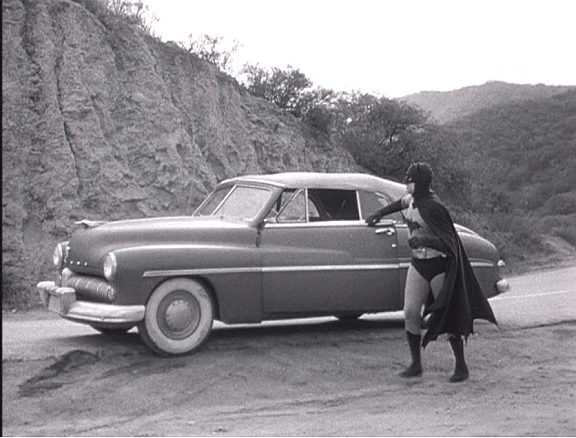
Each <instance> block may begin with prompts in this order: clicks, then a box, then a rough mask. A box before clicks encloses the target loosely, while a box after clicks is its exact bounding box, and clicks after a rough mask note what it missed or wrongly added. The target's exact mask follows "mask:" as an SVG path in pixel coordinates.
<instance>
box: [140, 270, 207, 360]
mask: <svg viewBox="0 0 576 438" xmlns="http://www.w3.org/2000/svg"><path fill="white" fill-rule="evenodd" d="M213 322H214V304H213V302H212V297H211V296H210V293H209V292H208V290H207V289H206V288H205V287H204V286H203V285H202V284H201V283H199V282H197V281H194V280H191V279H188V278H175V279H172V280H168V281H166V282H164V283H162V284H161V285H160V286H158V287H157V288H156V289H155V290H154V292H152V295H150V299H149V300H148V303H147V304H146V314H145V316H144V320H143V321H142V322H140V323H139V324H138V332H139V333H140V336H141V337H142V340H143V341H144V343H145V344H146V345H147V346H148V347H150V348H151V349H152V350H153V351H154V352H156V353H158V354H160V355H162V356H177V355H182V354H187V353H190V352H192V351H194V350H195V349H197V348H198V347H199V346H200V345H202V343H203V342H204V341H205V340H206V338H208V335H209V334H210V332H211V331H212V323H213Z"/></svg>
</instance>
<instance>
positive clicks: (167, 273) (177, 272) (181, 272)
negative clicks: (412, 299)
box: [143, 263, 399, 277]
mask: <svg viewBox="0 0 576 438" xmlns="http://www.w3.org/2000/svg"><path fill="white" fill-rule="evenodd" d="M398 268H399V265H398V264H396V263H390V264H372V265H314V266H269V267H262V268H261V267H256V268H242V267H234V268H214V269H166V270H162V271H146V272H144V274H143V277H176V276H186V275H219V274H258V273H263V274H265V273H271V272H274V273H278V272H314V271H317V272H322V271H327V272H330V271H374V270H378V269H398Z"/></svg>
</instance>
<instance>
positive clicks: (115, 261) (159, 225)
mask: <svg viewBox="0 0 576 438" xmlns="http://www.w3.org/2000/svg"><path fill="white" fill-rule="evenodd" d="M406 193H407V192H406V187H405V186H404V185H402V184H398V183H396V182H392V181H388V180H385V179H381V178H377V177H375V176H371V175H366V174H346V173H342V174H324V173H302V172H294V173H279V174H273V175H252V176H242V177H237V178H232V179H228V180H226V181H223V182H221V183H220V184H219V185H218V186H217V187H216V188H215V190H214V191H213V192H212V193H211V194H210V196H208V198H207V199H206V200H205V201H204V202H203V203H202V204H201V205H200V206H199V207H198V208H197V209H196V211H195V212H194V213H193V214H192V216H184V217H161V218H149V219H136V220H124V221H115V222H92V221H86V220H84V221H81V222H79V225H80V226H79V228H78V229H77V230H76V231H75V232H74V233H73V234H72V235H71V237H70V240H69V241H66V242H62V243H59V244H58V245H57V247H56V249H55V251H54V265H55V267H56V269H57V270H58V275H57V279H56V281H55V282H54V281H42V282H40V283H38V286H37V288H38V291H39V293H40V297H41V299H42V302H43V303H44V305H45V306H47V307H48V309H50V310H51V311H53V312H56V313H58V314H59V315H60V316H62V317H63V318H66V319H69V320H72V321H76V322H80V323H84V324H89V325H91V326H92V327H94V328H95V329H96V330H98V331H100V332H102V333H116V332H119V331H126V330H129V329H131V328H132V327H134V326H137V327H138V332H139V333H140V336H141V337H142V339H143V341H144V343H145V344H146V345H148V346H149V347H150V348H151V349H152V350H153V351H154V352H156V353H158V354H160V355H165V356H170V355H181V354H186V353H190V352H191V351H193V350H195V349H197V348H198V347H199V346H200V345H201V344H202V343H203V342H204V341H205V340H206V339H207V337H208V335H209V334H210V332H211V330H212V325H213V321H214V320H215V319H216V320H219V321H222V322H224V323H226V324H236V323H258V322H262V321H264V320H274V319H286V318H302V317H317V316H327V315H330V316H335V317H337V318H340V319H354V318H358V317H360V316H361V315H362V314H365V313H377V312H386V311H398V310H401V309H402V306H403V289H404V283H405V278H406V272H407V269H408V267H409V265H410V259H411V249H410V248H409V246H408V227H407V225H406V223H405V220H404V217H403V215H402V214H401V213H396V214H394V215H391V216H387V217H384V218H383V219H382V220H381V221H380V222H379V223H378V224H377V225H376V226H375V227H369V226H368V225H367V224H366V223H365V218H366V217H367V216H368V215H370V213H372V212H374V211H376V210H377V209H379V208H381V207H382V206H384V205H387V204H388V203H390V202H392V201H394V200H396V199H398V198H399V197H401V196H404V195H406ZM457 229H458V232H459V235H460V237H461V239H462V241H463V244H464V246H465V248H466V251H467V254H468V256H469V258H470V260H471V263H472V266H473V267H474V270H475V273H476V275H477V277H478V279H479V281H480V282H481V284H482V286H483V289H484V291H485V293H486V295H487V296H488V297H491V296H494V295H496V294H498V293H501V292H503V291H505V290H507V288H508V284H507V282H506V280H505V279H502V278H501V277H500V272H499V270H500V267H501V266H502V261H500V260H499V256H498V252H497V250H496V248H495V247H494V245H492V244H491V243H490V242H488V241H487V240H485V239H483V238H482V237H480V236H479V235H478V234H476V233H474V232H473V231H471V230H469V229H467V228H464V227H461V226H457Z"/></svg>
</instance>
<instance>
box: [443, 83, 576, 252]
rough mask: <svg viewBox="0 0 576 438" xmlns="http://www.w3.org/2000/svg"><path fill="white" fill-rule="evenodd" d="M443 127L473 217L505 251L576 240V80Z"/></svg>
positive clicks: (568, 249) (568, 250)
mask: <svg viewBox="0 0 576 438" xmlns="http://www.w3.org/2000/svg"><path fill="white" fill-rule="evenodd" d="M520 87H522V86H520ZM550 88H552V89H557V87H550ZM519 89H521V88H519ZM544 94H546V93H544ZM444 128H445V129H447V130H449V131H450V133H451V138H452V140H453V141H454V143H455V144H457V145H458V148H459V151H460V157H461V161H462V165H463V167H465V168H466V170H467V172H468V174H469V175H470V181H471V185H470V188H471V191H472V194H471V197H472V199H473V204H474V205H473V206H472V211H474V212H475V217H476V218H481V219H480V220H481V221H484V224H485V226H486V227H487V228H488V230H487V231H488V232H490V231H492V233H493V235H492V236H491V237H492V240H493V241H495V242H497V243H499V244H500V247H501V248H503V250H504V252H507V255H508V256H509V257H512V258H515V257H516V258H518V257H519V256H521V254H523V253H524V254H530V251H527V249H530V248H533V249H534V250H537V249H538V247H540V248H541V246H542V245H541V244H542V242H543V241H546V239H548V242H551V240H550V238H553V239H558V238H560V239H562V241H566V242H569V243H570V244H571V245H576V88H574V89H571V90H569V91H566V92H564V93H561V94H556V95H553V96H552V97H547V98H540V99H530V100H528V99H526V100H516V101H514V102H511V103H507V104H500V105H496V106H493V107H490V108H486V109H483V110H480V111H477V112H475V113H473V114H471V115H468V116H466V117H463V118H460V119H458V120H456V121H454V122H453V123H449V124H446V125H444ZM478 228H479V227H477V229H478ZM480 228H482V227H480ZM544 243H545V242H544ZM544 246H546V245H544ZM520 247H522V248H524V249H523V250H519V249H518V248H520ZM506 248H507V249H506ZM566 248H567V251H566V255H567V256H572V257H574V255H575V251H574V247H573V246H572V247H570V246H567V247H566Z"/></svg>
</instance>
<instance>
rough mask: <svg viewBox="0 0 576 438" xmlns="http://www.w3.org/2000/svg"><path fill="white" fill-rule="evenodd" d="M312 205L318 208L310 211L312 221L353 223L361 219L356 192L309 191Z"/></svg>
mask: <svg viewBox="0 0 576 438" xmlns="http://www.w3.org/2000/svg"><path fill="white" fill-rule="evenodd" d="M308 196H309V198H310V201H311V202H310V203H311V204H314V206H315V207H316V212H315V214H312V211H309V218H310V221H353V220H359V219H360V213H359V211H358V198H357V196H356V191H355V190H335V189H308Z"/></svg>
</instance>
